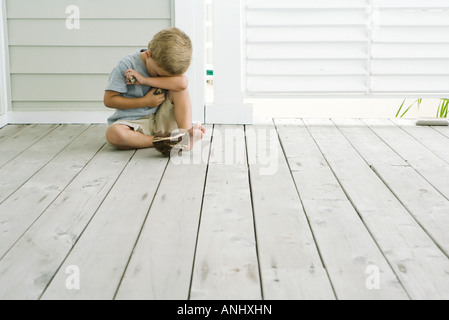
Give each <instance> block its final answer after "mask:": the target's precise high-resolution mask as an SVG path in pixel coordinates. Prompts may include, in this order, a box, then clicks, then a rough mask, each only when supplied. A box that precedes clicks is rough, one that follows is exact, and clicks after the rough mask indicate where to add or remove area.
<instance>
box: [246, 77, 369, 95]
mask: <svg viewBox="0 0 449 320" xmlns="http://www.w3.org/2000/svg"><path fill="white" fill-rule="evenodd" d="M247 80H248V81H247V83H248V93H308V92H312V93H324V92H331V93H348V92H353V93H365V92H366V91H367V87H366V81H365V80H366V78H365V77H308V76H303V77H286V76H280V77H255V76H254V77H253V76H249V77H248V79H247Z"/></svg>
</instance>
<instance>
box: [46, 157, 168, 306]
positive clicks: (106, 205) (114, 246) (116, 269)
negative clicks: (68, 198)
mask: <svg viewBox="0 0 449 320" xmlns="http://www.w3.org/2000/svg"><path fill="white" fill-rule="evenodd" d="M167 162H168V160H167V159H166V158H163V157H162V156H160V155H159V153H158V152H157V151H156V150H154V149H149V150H139V151H138V152H137V153H136V154H135V156H134V157H133V158H132V160H131V161H130V163H129V164H128V165H127V167H126V168H125V170H124V171H123V173H122V174H121V176H120V178H119V179H118V180H117V182H116V183H115V185H114V187H113V188H112V190H111V191H110V192H109V194H108V196H107V197H106V198H105V200H104V202H103V203H102V205H101V207H100V208H99V209H98V211H97V213H96V214H95V216H94V217H93V219H92V221H91V222H90V223H89V225H88V227H87V228H86V230H85V231H84V232H83V235H82V237H81V238H80V239H79V241H78V243H77V244H76V246H75V247H74V248H73V249H72V251H71V252H70V255H69V256H68V257H67V258H66V260H65V262H64V264H63V265H62V266H61V268H60V269H59V271H58V273H57V274H56V276H55V277H54V279H53V280H52V282H51V283H50V285H49V286H48V288H47V289H46V291H45V293H44V294H43V296H42V299H44V300H60V299H62V300H76V299H80V300H92V299H94V300H97V299H108V300H109V299H113V298H114V295H115V293H116V291H117V289H118V287H119V284H120V281H121V279H122V276H123V274H124V272H125V269H126V266H127V264H128V261H129V258H130V256H131V254H132V250H133V248H134V246H135V244H136V241H137V239H138V237H139V233H140V231H141V229H142V225H143V223H144V221H145V219H146V217H147V214H148V210H149V208H150V206H151V203H152V202H153V199H154V196H155V193H156V191H157V189H158V186H159V183H160V181H161V178H162V176H163V174H164V171H165V169H166V166H167ZM69 266H76V267H77V268H79V270H80V276H81V279H82V280H81V283H80V290H68V289H67V287H66V279H67V274H66V269H67V268H68V267H69Z"/></svg>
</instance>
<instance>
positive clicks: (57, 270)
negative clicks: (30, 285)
mask: <svg viewBox="0 0 449 320" xmlns="http://www.w3.org/2000/svg"><path fill="white" fill-rule="evenodd" d="M100 150H101V149H100ZM136 153H137V151H135V152H134V153H133V155H132V156H131V157H130V158H129V160H128V162H127V163H126V165H125V166H123V168H122V170H121V171H120V174H119V175H118V176H117V178H116V179H115V181H114V183H113V184H111V187H110V188H109V190H108V192H107V193H106V194H105V196H104V198H103V199H102V200H101V203H100V205H99V206H98V207H97V208H96V209H95V212H94V213H93V214H92V216H91V217H90V219H89V221H88V223H87V224H86V225H85V227H84V229H83V231H82V232H80V234H79V236H78V238H77V239H76V241H75V242H74V243H73V245H72V247H71V248H70V250H69V252H67V254H66V256H65V258H64V259H63V260H62V261H61V263H60V265H59V267H58V268H57V269H56V270H55V272H54V274H53V275H52V277H51V279H50V280H49V281H48V283H47V285H46V286H45V289H43V290H42V292H41V294H40V295H39V298H38V300H41V298H42V297H43V296H44V294H45V292H46V291H47V289H48V287H50V285H51V283H52V282H53V279H54V278H55V277H56V275H57V274H58V273H59V270H60V269H61V268H62V266H63V265H64V263H65V262H66V260H67V259H68V257H69V256H70V254H71V253H72V251H73V250H74V248H75V247H76V245H77V244H78V242H79V241H80V239H81V238H82V236H83V234H84V232H85V231H86V230H87V228H88V227H89V225H90V223H91V222H92V220H93V219H94V217H95V215H96V214H97V212H98V211H99V210H100V208H101V207H102V205H103V203H104V202H105V200H106V199H107V198H108V196H109V194H110V193H111V191H112V190H113V189H114V187H115V185H116V184H117V182H118V181H119V179H120V177H121V176H122V174H123V172H124V171H125V169H126V168H127V167H128V165H129V164H130V163H131V161H132V159H133V158H134V156H135V155H136ZM94 158H95V157H94ZM94 158H92V159H94ZM85 168H86V167H84V168H83V170H81V172H82V171H84V169H85ZM69 185H70V184H69Z"/></svg>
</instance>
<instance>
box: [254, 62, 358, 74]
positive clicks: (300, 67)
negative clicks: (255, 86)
mask: <svg viewBox="0 0 449 320" xmlns="http://www.w3.org/2000/svg"><path fill="white" fill-rule="evenodd" d="M247 72H248V75H250V76H251V75H269V76H273V75H279V74H284V75H306V74H308V75H323V76H326V75H365V74H366V72H367V68H366V61H364V60H359V61H342V60H309V61H304V60H299V61H285V60H278V61H272V60H270V61H257V60H250V61H248V62H247Z"/></svg>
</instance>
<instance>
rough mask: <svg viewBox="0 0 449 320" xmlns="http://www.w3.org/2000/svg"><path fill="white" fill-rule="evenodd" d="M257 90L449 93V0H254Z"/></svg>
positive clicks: (250, 33) (251, 42) (251, 28)
mask: <svg viewBox="0 0 449 320" xmlns="http://www.w3.org/2000/svg"><path fill="white" fill-rule="evenodd" d="M246 5H247V7H246V19H247V33H246V34H247V52H246V60H247V80H246V90H247V93H248V94H249V95H256V96H257V95H267V96H273V95H276V94H278V95H323V94H328V95H343V94H345V95H348V94H350V95H398V96H399V95H433V96H443V95H444V96H447V95H448V93H449V0H277V1H272V0H246Z"/></svg>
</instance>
